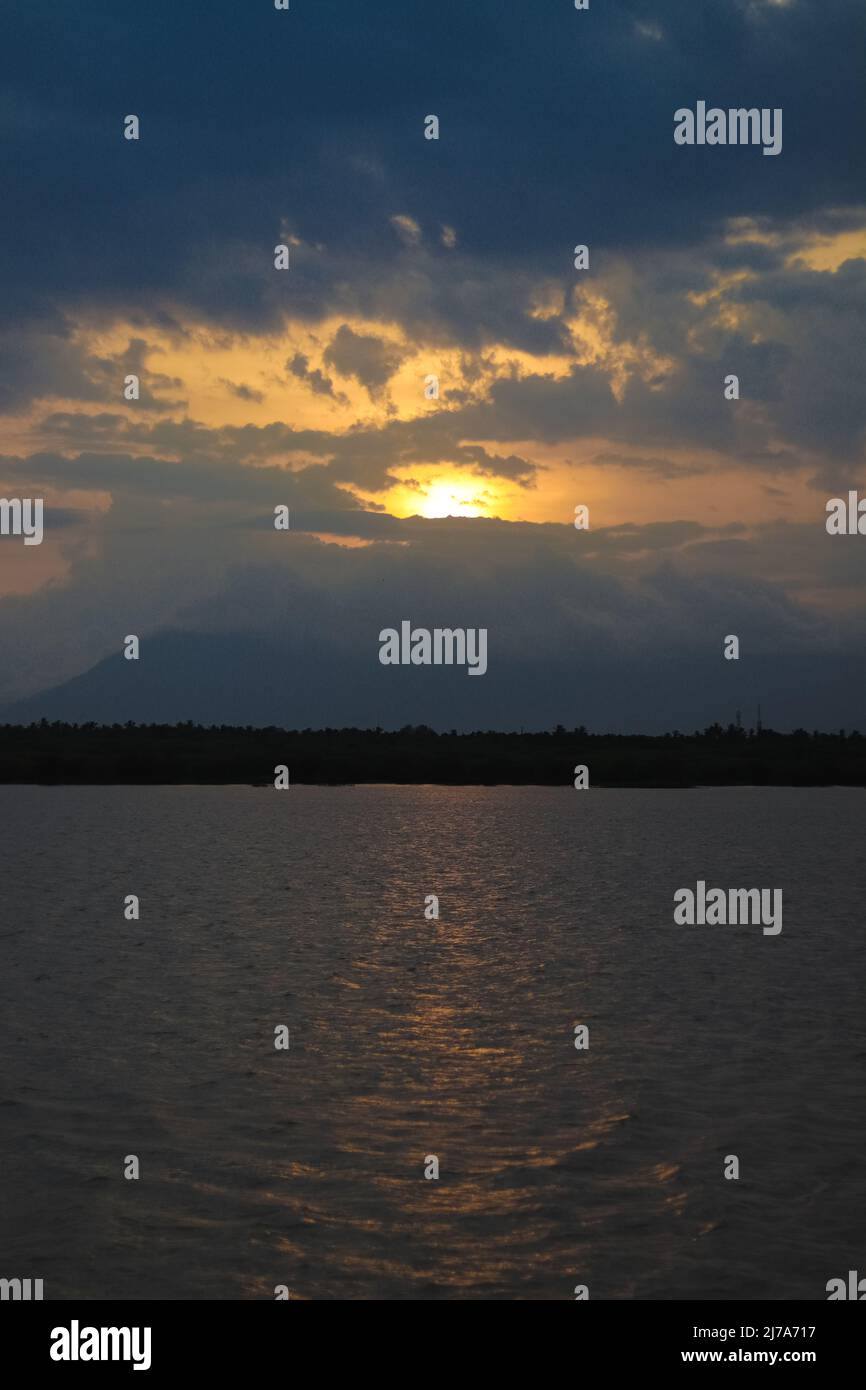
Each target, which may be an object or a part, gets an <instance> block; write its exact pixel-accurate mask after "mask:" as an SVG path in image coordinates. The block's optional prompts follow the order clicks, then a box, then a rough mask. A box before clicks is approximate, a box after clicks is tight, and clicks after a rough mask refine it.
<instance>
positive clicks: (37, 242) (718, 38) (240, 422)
mask: <svg viewBox="0 0 866 1390" xmlns="http://www.w3.org/2000/svg"><path fill="white" fill-rule="evenodd" d="M864 55H866V20H864V10H863V6H862V4H861V3H859V0H701V3H700V4H696V3H695V0H661V3H648V2H645V0H590V5H589V8H588V9H587V10H584V11H578V10H576V9H575V8H574V5H573V4H572V3H571V0H533V2H532V3H531V4H530V3H517V0H496V3H494V0H473V3H472V4H467V3H465V0H438V2H437V3H429V0H428V3H419V2H418V0H400V3H392V0H377V3H376V4H375V5H360V4H357V3H354V2H353V0H291V5H290V8H289V10H287V11H277V10H276V9H275V7H274V6H273V4H272V3H271V0H244V3H240V0H235V3H228V2H227V0H214V2H213V3H206V2H205V0H199V3H195V4H192V3H191V4H186V5H183V6H179V5H177V3H176V2H173V3H167V0H152V2H151V3H148V4H146V5H142V4H133V3H131V0H86V3H82V4H81V5H78V6H74V7H73V6H69V5H68V4H65V3H60V0H45V2H44V3H41V4H39V5H35V4H34V3H33V0H23V3H22V2H21V0H6V4H5V5H4V7H3V12H2V16H0V104H2V122H0V124H2V139H0V186H2V189H3V216H2V218H0V429H2V436H0V496H3V497H6V498H13V497H20V498H43V499H44V504H45V533H44V540H43V542H42V544H41V545H38V546H37V545H31V546H25V545H24V544H23V542H22V539H21V537H16V536H7V537H3V538H0V717H2V713H3V711H4V710H5V711H6V712H7V716H8V717H12V716H11V715H9V714H8V712H9V711H13V712H17V714H16V716H15V717H17V715H21V717H24V716H25V715H26V716H27V717H33V716H34V715H37V714H41V713H46V714H49V715H51V716H52V717H63V716H67V717H74V718H90V717H92V718H100V719H118V720H125V719H126V718H143V719H146V718H157V717H159V718H166V719H172V720H174V719H186V718H203V719H207V720H209V721H210V720H214V721H215V722H222V721H226V722H243V723H246V722H265V723H270V722H274V723H281V724H285V725H287V726H294V725H299V726H302V727H303V726H307V725H319V724H365V723H377V722H381V723H383V724H384V725H386V726H396V727H399V726H401V725H403V724H405V723H416V722H425V723H429V724H432V725H433V726H434V727H452V726H456V727H462V728H488V727H491V728H492V727H503V728H518V727H521V726H523V727H527V728H543V727H548V726H550V725H551V724H553V723H558V722H562V723H564V724H565V725H566V726H568V727H571V726H573V725H578V724H587V725H589V726H590V727H593V728H596V729H604V728H614V729H619V730H622V731H625V732H631V731H638V730H646V731H648V732H659V731H663V730H665V729H669V728H673V727H679V728H694V727H703V726H704V725H706V724H708V723H711V722H713V721H715V720H719V721H721V722H723V723H727V722H729V721H730V720H733V719H734V718H735V715H736V711H737V709H741V710H742V713H743V722H744V723H745V724H747V725H748V724H750V723H754V721H755V711H756V708H757V704H758V702H761V703H762V706H763V714H764V722H765V724H767V723H769V724H774V725H775V726H776V727H779V728H785V727H796V726H798V725H800V724H803V725H806V726H807V727H819V728H834V729H835V728H838V727H849V728H850V727H851V726H852V725H859V726H860V727H861V728H862V729H863V730H864V731H866V687H864V681H863V677H864V665H866V663H864V659H863V652H864V637H866V620H864V617H866V615H864V601H866V591H864V553H866V537H863V536H856V535H855V536H830V535H828V534H827V531H826V528H825V520H826V504H827V502H828V500H829V499H830V498H832V497H836V496H847V493H848V491H849V490H850V489H857V488H859V489H860V493H861V495H863V496H866V467H864V424H866V419H864V414H866V393H864V389H863V376H864V365H866V360H864V359H866V354H864V328H866V183H864V157H863V149H864V140H863V134H864V97H863V92H864V84H863V80H862V71H863V60H864ZM699 101H705V102H706V103H707V105H708V106H710V107H712V106H718V107H721V108H723V109H726V108H728V107H757V108H762V109H763V108H768V109H773V110H775V109H781V111H782V113H783V127H782V129H783V146H782V150H781V152H780V153H779V154H778V155H777V156H775V157H765V156H764V154H763V151H762V149H761V148H760V147H759V146H758V147H756V146H753V145H747V146H733V145H729V146H724V147H720V146H709V145H703V146H701V145H694V146H683V145H678V144H677V143H675V141H674V127H675V120H674V113H675V112H676V111H677V110H678V109H679V108H684V107H688V108H691V109H695V108H696V106H697V103H698V102H699ZM130 114H134V115H137V117H138V119H139V124H140V130H139V139H138V140H127V139H125V138H124V122H125V118H126V117H127V116H128V115H130ZM430 115H435V116H436V117H437V118H438V121H439V138H438V139H436V140H432V139H427V138H425V125H426V123H427V118H428V117H429V116H430ZM278 245H284V246H286V247H287V248H288V251H289V268H288V269H287V270H278V269H276V268H275V247H276V246H278ZM578 245H585V246H587V247H588V250H589V256H588V259H589V264H588V267H586V268H581V269H577V268H576V267H575V263H574V262H575V254H574V250H575V247H576V246H578ZM732 373H733V374H736V376H737V377H738V379H739V383H740V397H739V399H738V400H731V399H726V395H725V379H726V377H727V376H729V374H732ZM130 374H134V375H136V376H138V377H139V379H140V398H139V399H138V400H127V399H125V397H124V383H125V380H126V378H127V377H128V376H129V375H130ZM431 376H435V377H437V378H438V382H439V394H438V398H437V397H431V396H430V394H429V387H428V386H427V383H428V382H429V379H430V377H431ZM278 505H284V506H288V507H289V509H290V517H291V523H290V529H289V531H288V532H286V531H277V530H275V528H274V508H275V507H276V506H278ZM578 506H585V507H587V508H588V509H589V526H588V528H586V529H576V528H575V526H574V516H575V508H576V507H578ZM402 620H409V621H411V622H412V623H413V624H414V625H419V626H426V627H428V628H431V629H432V628H434V627H437V626H441V627H450V628H455V627H462V628H479V627H481V628H485V629H486V630H487V633H488V670H487V673H486V675H485V676H484V677H483V679H476V680H471V679H467V672H466V671H465V669H464V670H458V669H455V670H449V671H444V670H435V669H431V668H427V669H420V670H416V669H409V670H406V669H404V668H399V667H395V668H391V667H384V666H382V665H381V664H380V662H379V659H378V658H379V646H380V643H379V633H380V630H382V629H385V628H388V627H399V625H400V623H401V621H402ZM127 634H137V635H138V636H139V638H140V642H141V656H140V660H139V662H138V663H133V662H125V661H124V659H123V656H122V654H121V653H122V649H123V643H124V638H125V636H126V635H127ZM730 634H735V635H737V636H738V638H739V642H740V658H739V661H737V662H733V661H726V660H725V658H724V656H723V648H724V643H725V638H726V637H727V636H728V635H730ZM45 692H50V693H45Z"/></svg>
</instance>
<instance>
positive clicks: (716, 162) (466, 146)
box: [0, 0, 863, 350]
mask: <svg viewBox="0 0 866 1390" xmlns="http://www.w3.org/2000/svg"><path fill="white" fill-rule="evenodd" d="M862 38H863V9H862V6H861V5H860V4H859V3H857V0H823V3H822V4H820V5H816V4H806V3H802V2H799V0H798V2H797V3H792V4H790V5H787V6H777V5H761V4H759V3H748V4H747V3H745V0H743V3H730V4H724V5H722V4H719V5H708V4H701V5H696V4H695V3H694V0H665V3H659V4H652V5H648V4H646V3H644V0H620V3H618V4H616V5H608V6H604V5H599V6H594V7H593V8H592V9H591V10H590V11H587V12H586V13H578V12H576V11H575V10H574V8H573V7H572V6H570V5H569V4H567V3H565V0H563V3H561V4H551V5H543V6H542V5H521V4H511V5H507V4H503V3H501V0H476V3H473V4H472V5H468V4H466V3H465V0H439V2H438V3H437V4H435V5H428V4H425V3H421V0H417V2H416V3H406V0H380V3H378V4H376V5H375V6H371V5H357V4H353V3H348V0H317V3H316V4H310V5H301V4H298V5H295V6H293V7H292V9H291V10H290V11H288V12H285V13H282V12H277V11H275V10H274V9H273V7H272V6H270V5H268V4H261V5H259V6H251V5H238V4H237V3H235V0H213V2H212V3H209V4H206V5H203V6H183V5H177V4H173V3H169V0H158V2H157V3H151V4H149V5H143V6H137V7H135V8H134V9H132V10H130V8H129V7H127V6H123V5H118V4H117V3H116V0H90V3H89V4H87V5H86V6H75V7H72V6H69V5H66V4H54V3H47V4H41V5H38V6H36V5H34V4H33V3H32V0H8V3H7V4H6V5H5V7H4V11H3V16H2V20H0V53H2V55H3V59H2V61H3V67H4V71H3V87H2V96H0V101H2V118H3V127H4V145H3V154H2V157H0V181H2V186H3V189H4V205H5V210H6V215H5V216H4V219H3V224H2V231H0V236H2V242H0V251H2V255H0V274H2V277H3V280H4V282H5V284H6V286H7V289H8V294H4V295H3V296H0V300H2V302H3V303H4V304H5V306H6V307H5V313H6V314H9V315H12V316H13V317H15V318H20V317H21V316H22V315H26V316H28V317H37V316H39V315H40V314H45V313H47V312H50V309H51V306H53V305H54V304H55V303H56V302H58V301H62V302H67V303H74V302H76V301H79V300H84V299H87V300H89V301H91V303H100V302H101V303H103V304H107V305H117V304H122V305H124V306H126V307H129V306H138V307H140V308H145V309H146V310H147V311H151V310H154V309H157V308H160V307H161V308H162V309H163V310H165V311H168V312H171V311H172V307H171V306H173V305H175V306H181V307H182V306H186V307H187V309H191V310H193V311H195V312H197V313H200V314H203V315H205V316H207V317H212V318H214V319H218V320H220V321H221V322H223V323H226V324H231V325H234V326H244V325H245V326H253V325H255V326H273V325H275V324H276V323H277V322H278V321H279V319H280V317H281V315H282V313H283V312H284V311H285V310H287V309H291V312H293V313H295V314H299V315H301V316H303V315H308V316H314V315H315V314H318V313H320V312H321V311H322V309H323V308H324V307H326V306H328V307H331V306H339V305H340V304H341V303H343V302H344V301H345V299H346V297H347V296H346V284H347V281H352V280H354V281H355V282H357V281H361V280H368V281H370V282H371V283H372V281H373V280H374V279H375V277H376V273H377V267H383V266H391V265H392V263H393V260H394V256H395V246H394V240H395V239H394V232H393V226H392V219H394V218H395V217H396V218H400V217H402V218H411V219H412V220H413V221H414V222H416V223H417V224H418V225H419V226H420V227H421V228H430V229H433V228H438V227H440V226H441V225H442V224H447V225H449V226H453V227H454V228H455V230H456V232H457V236H458V242H459V248H460V252H461V254H463V255H465V256H466V257H468V258H470V259H476V260H480V261H482V262H484V263H485V264H487V265H492V264H496V265H499V266H501V267H509V268H512V269H513V268H515V267H523V268H524V269H525V268H526V267H527V266H530V267H531V268H532V269H533V271H535V272H542V271H543V272H544V273H551V272H555V271H557V270H559V269H561V267H562V266H563V264H565V263H566V261H567V258H568V252H569V248H570V246H571V245H573V244H574V242H575V241H578V240H580V241H585V242H587V243H590V244H592V245H594V246H595V248H596V249H597V253H598V254H599V255H603V254H604V253H605V252H606V251H612V250H615V249H627V248H628V247H630V246H632V245H634V244H635V243H636V242H640V243H641V244H652V243H656V244H663V243H664V244H671V243H673V242H680V243H686V242H692V241H695V240H698V239H701V238H702V237H703V236H705V235H706V233H707V230H708V228H709V227H711V226H712V225H713V224H714V223H715V222H717V221H718V220H719V219H720V218H721V217H723V216H724V217H727V216H732V215H737V214H739V215H751V216H761V215H766V214H772V215H775V216H782V217H788V218H791V217H796V216H804V215H807V214H809V213H810V212H814V211H815V210H816V209H819V208H822V207H827V206H829V205H833V206H840V205H842V206H844V205H845V204H846V203H850V202H852V201H854V200H856V199H858V198H859V197H860V195H861V190H862V178H863V164H862V154H861V148H862V142H861V141H859V140H858V139H857V138H856V135H855V132H856V131H857V129H858V126H859V112H858V104H859V98H858V92H859V91H860V76H861V75H860V72H859V65H860V54H861V53H862V51H863V45H862ZM698 98H705V99H707V100H708V101H710V102H717V103H719V104H721V105H728V104H732V103H733V104H737V105H747V106H748V105H757V106H769V107H776V106H781V107H783V108H784V113H785V118H784V119H785V126H784V131H785V134H784V150H783V153H782V155H781V157H779V158H777V159H774V160H767V159H762V158H761V157H760V153H759V152H758V151H757V150H754V149H752V148H726V149H712V150H710V149H697V148H695V149H690V148H682V147H677V146H675V145H674V142H673V139H672V129H673V119H672V118H673V112H674V110H675V109H676V108H677V107H678V106H681V105H683V104H692V103H694V101H695V100H697V99H698ZM130 112H135V113H136V114H138V115H139V116H140V118H141V121H142V138H141V140H140V141H139V142H138V143H134V142H127V141H124V140H123V139H122V138H121V126H122V119H123V117H124V115H126V114H127V113H130ZM428 112H435V113H436V114H437V115H438V116H439V117H440V120H441V122H442V129H441V139H440V140H439V141H438V142H434V141H425V140H424V139H423V135H422V128H423V118H424V116H425V115H426V114H427V113H428ZM283 225H287V226H288V227H290V228H291V229H292V231H293V232H294V233H295V234H296V235H297V236H298V237H299V238H300V239H301V241H302V243H304V245H303V246H302V247H301V248H300V249H299V251H298V254H297V256H296V257H295V259H294V261H293V270H292V271H291V272H290V273H289V274H288V275H286V276H283V277H276V279H275V272H274V271H273V263H272V248H273V246H274V244H275V243H276V242H277V241H279V240H281V239H282V236H281V228H282V227H283ZM429 243H430V245H431V246H434V245H437V246H438V248H439V249H438V251H433V250H430V249H427V250H425V251H424V255H425V256H427V257H428V258H429V259H430V260H431V261H433V262H437V261H438V262H442V263H443V265H442V271H441V275H439V276H437V277H436V295H435V296H434V299H435V301H436V303H435V305H434V306H431V307H433V308H435V309H436V310H437V311H438V313H439V314H440V315H441V316H442V318H443V319H447V318H448V316H449V315H450V314H454V313H459V309H460V304H459V303H458V297H457V296H454V297H453V298H452V299H451V300H450V301H449V299H448V296H447V287H448V284H449V277H451V276H453V274H454V273H455V272H454V253H453V252H452V251H450V250H449V249H448V248H446V247H442V246H441V244H439V243H438V242H437V241H436V239H435V238H434V237H432V236H431V237H430V238H429ZM315 247H321V248H322V250H321V252H316V251H314V250H313V249H310V248H315ZM396 254H397V255H398V256H402V257H405V258H407V264H408V263H409V262H410V261H411V257H412V256H413V255H414V254H415V249H413V248H412V247H406V248H403V249H401V248H397V251H396ZM287 281H291V285H287V284H286V282H287ZM354 293H355V294H361V293H363V292H362V291H358V290H357V289H355V291H354ZM348 297H349V298H351V297H352V296H351V295H349V296H348ZM482 307H484V302H483V300H482ZM433 317H435V314H434V315H433ZM538 331H539V332H541V331H542V330H538ZM543 331H546V332H548V333H549V332H550V328H549V327H548V328H547V329H546V330H543ZM530 350H531V349H530Z"/></svg>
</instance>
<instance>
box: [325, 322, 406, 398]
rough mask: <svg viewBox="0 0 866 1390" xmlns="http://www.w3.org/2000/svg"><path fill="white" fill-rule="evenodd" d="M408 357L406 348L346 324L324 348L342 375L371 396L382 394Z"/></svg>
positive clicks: (331, 363)
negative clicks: (357, 331)
mask: <svg viewBox="0 0 866 1390" xmlns="http://www.w3.org/2000/svg"><path fill="white" fill-rule="evenodd" d="M405 357H406V352H405V350H404V349H402V348H399V347H397V346H395V345H394V344H393V343H389V342H386V341H384V340H383V339H381V338H376V337H373V336H372V335H370V334H366V333H355V332H354V331H353V330H352V329H351V328H350V327H349V325H348V324H347V323H344V324H342V326H341V327H340V328H339V329H338V330H337V333H336V335H335V336H334V338H333V339H332V340H331V342H330V344H329V345H328V347H327V348H326V349H325V353H324V360H325V361H326V362H327V363H328V365H329V366H331V367H333V368H334V369H335V371H337V372H339V374H340V376H347V377H348V376H352V377H354V378H355V379H356V381H359V382H360V383H361V385H362V386H366V388H367V390H368V391H369V392H370V393H371V395H375V394H376V393H377V392H379V391H381V389H382V387H383V386H385V385H386V384H387V382H388V380H389V378H390V377H392V376H393V375H394V373H395V372H396V370H397V368H398V367H399V366H400V363H401V362H402V361H403V360H404V358H405Z"/></svg>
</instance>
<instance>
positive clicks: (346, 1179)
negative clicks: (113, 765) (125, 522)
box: [0, 786, 866, 1299]
mask: <svg viewBox="0 0 866 1390" xmlns="http://www.w3.org/2000/svg"><path fill="white" fill-rule="evenodd" d="M864 811H866V793H864V792H862V791H858V790H851V789H826V790H823V789H822V790H811V789H810V790H799V789H724V790H721V789H719V790H696V791H622V790H611V791H603V790H592V791H589V792H586V793H577V792H575V791H574V790H572V789H571V788H565V789H551V788H533V787H528V788H509V787H506V788H471V787H470V788H446V787H346V788H314V787H298V786H295V787H292V789H291V790H290V791H288V792H282V793H278V792H275V791H274V790H272V789H253V788H245V787H207V788H198V787H156V788H147V787H135V788H128V787H109V788H97V787H84V788H36V787H23V788H22V787H2V788H0V816H2V824H3V826H4V834H3V844H2V894H0V963H2V970H0V1011H2V1025H0V1134H2V1140H0V1163H2V1169H0V1171H2V1179H0V1250H2V1265H3V1268H2V1269H0V1275H2V1276H4V1277H12V1276H19V1277H28V1276H29V1277H34V1278H39V1277H41V1278H43V1279H44V1280H45V1296H46V1298H72V1297H86V1298H125V1299H137V1298H173V1299H200V1298H219V1299H236V1298H271V1297H273V1290H274V1286H275V1285H277V1284H286V1285H288V1287H289V1288H290V1290H291V1294H292V1297H298V1298H315V1299H325V1298H354V1299H358V1298H377V1297H385V1298H394V1299H414V1298H493V1299H513V1298H530V1299H537V1298H549V1299H560V1298H563V1299H568V1298H570V1297H572V1296H573V1295H572V1290H573V1288H574V1285H575V1284H576V1283H586V1284H588V1285H589V1287H590V1293H591V1297H592V1298H634V1297H638V1298H651V1299H676V1298H687V1297H697V1298H705V1299H719V1298H749V1299H792V1298H806V1299H824V1298H825V1297H826V1293H825V1284H826V1282H827V1280H828V1279H829V1278H833V1277H836V1276H839V1275H842V1276H844V1275H845V1274H846V1272H847V1270H848V1269H849V1268H859V1269H861V1271H862V1269H863V1261H864V1259H866V1164H864V1129H866V1012H864V980H866V921H864V902H866V856H864V851H863V846H864V844H866V837H864V829H866V816H864ZM699 878H703V879H705V880H707V881H708V883H710V884H715V885H717V886H720V887H726V888H727V887H780V888H782V890H783V895H784V925H783V931H782V934H781V935H780V936H778V937H775V938H773V937H765V936H764V935H763V934H762V933H761V930H760V927H691V928H688V927H676V926H674V925H673V894H674V891H675V890H676V889H677V888H679V887H689V886H690V887H694V885H695V883H696V881H697V879H699ZM128 893H136V894H138V895H139V897H140V899H141V912H142V915H141V920H140V921H139V922H126V921H125V920H124V916H123V900H124V897H125V896H126V895H127V894H128ZM430 893H435V894H437V895H438V897H439V899H440V904H441V916H440V919H439V921H438V922H437V921H426V920H425V918H424V898H425V896H426V895H427V894H430ZM280 1023H284V1024H286V1025H288V1027H289V1029H290V1031H291V1049H290V1051H289V1052H276V1051H275V1050H274V1045H273V1039H274V1027H275V1025H276V1024H280ZM576 1023H585V1024H587V1025H588V1026H589V1029H590V1048H589V1051H588V1052H577V1051H575V1048H574V1045H573V1042H574V1025H575V1024H576ZM127 1154H136V1155H138V1157H139V1159H140V1163H141V1178H140V1180H139V1181H138V1182H130V1181H126V1180H124V1178H123V1161H124V1157H125V1156H126V1155H127ZM430 1154H435V1155H437V1157H438V1159H439V1163H440V1170H441V1177H440V1180H439V1181H438V1182H435V1181H426V1180H425V1179H424V1176H423V1173H424V1161H425V1156H426V1155H430ZM727 1154H736V1155H738V1157H739V1159H740V1165H741V1178H740V1181H739V1182H731V1181H725V1180H724V1178H723V1168H724V1160H725V1156H726V1155H727Z"/></svg>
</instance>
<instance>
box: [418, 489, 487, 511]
mask: <svg viewBox="0 0 866 1390" xmlns="http://www.w3.org/2000/svg"><path fill="white" fill-rule="evenodd" d="M419 515H420V516H427V517H436V516H485V515H486V508H485V506H484V501H483V499H481V498H479V497H471V496H467V489H466V486H465V485H462V486H461V484H460V483H459V482H447V481H445V482H437V483H434V484H433V485H432V487H430V488H429V489H428V491H427V495H426V496H425V498H424V501H423V503H422V505H421V510H420V512H419Z"/></svg>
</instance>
